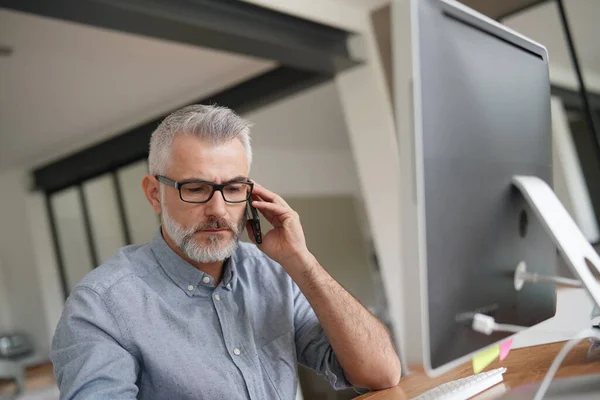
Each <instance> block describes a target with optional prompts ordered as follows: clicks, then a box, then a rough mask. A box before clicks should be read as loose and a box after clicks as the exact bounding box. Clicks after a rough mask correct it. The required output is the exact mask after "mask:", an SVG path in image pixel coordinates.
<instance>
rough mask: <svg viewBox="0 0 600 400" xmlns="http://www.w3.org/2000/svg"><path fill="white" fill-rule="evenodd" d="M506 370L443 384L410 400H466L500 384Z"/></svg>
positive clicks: (499, 369)
mask: <svg viewBox="0 0 600 400" xmlns="http://www.w3.org/2000/svg"><path fill="white" fill-rule="evenodd" d="M505 372H506V368H497V369H493V370H491V371H488V372H482V373H480V374H475V375H471V376H468V377H466V378H462V379H457V380H455V381H452V382H448V383H444V384H443V385H440V386H438V387H436V388H433V389H431V390H429V391H427V392H425V393H422V394H421V395H419V396H417V397H414V398H413V399H412V400H466V399H469V398H471V397H473V396H475V395H477V394H479V393H481V392H483V391H484V390H486V389H489V388H491V387H492V386H494V385H497V384H498V383H500V382H502V380H503V377H502V374H504V373H505Z"/></svg>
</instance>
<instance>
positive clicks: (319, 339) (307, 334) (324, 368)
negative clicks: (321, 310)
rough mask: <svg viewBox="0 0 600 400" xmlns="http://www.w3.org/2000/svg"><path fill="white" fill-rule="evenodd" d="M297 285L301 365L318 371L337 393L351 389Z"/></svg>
mask: <svg viewBox="0 0 600 400" xmlns="http://www.w3.org/2000/svg"><path fill="white" fill-rule="evenodd" d="M293 285H294V286H293V291H294V327H295V340H296V354H297V355H298V362H299V363H300V364H302V365H304V366H306V367H309V368H311V369H313V370H315V371H316V372H317V373H318V374H320V375H325V377H326V378H327V380H328V381H329V383H330V385H331V386H332V387H333V388H334V389H335V390H342V389H347V388H351V387H352V384H351V383H350V382H349V381H348V379H346V376H345V375H344V370H343V369H342V366H341V365H340V363H339V361H338V358H337V356H336V355H335V353H334V352H333V349H332V348H331V344H330V343H329V339H327V336H325V332H324V331H323V328H322V327H321V324H320V323H319V320H318V319H317V316H316V315H315V312H314V311H313V309H312V307H311V306H310V304H309V303H308V300H306V297H304V295H303V294H302V292H301V291H300V289H299V288H298V286H297V285H296V284H295V283H294V284H293Z"/></svg>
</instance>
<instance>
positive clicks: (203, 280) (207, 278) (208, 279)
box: [202, 276, 210, 283]
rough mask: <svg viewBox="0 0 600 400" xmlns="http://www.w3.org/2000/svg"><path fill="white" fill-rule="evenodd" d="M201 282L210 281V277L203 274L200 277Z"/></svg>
mask: <svg viewBox="0 0 600 400" xmlns="http://www.w3.org/2000/svg"><path fill="white" fill-rule="evenodd" d="M202 282H204V283H210V278H209V277H208V276H205V277H204V278H202Z"/></svg>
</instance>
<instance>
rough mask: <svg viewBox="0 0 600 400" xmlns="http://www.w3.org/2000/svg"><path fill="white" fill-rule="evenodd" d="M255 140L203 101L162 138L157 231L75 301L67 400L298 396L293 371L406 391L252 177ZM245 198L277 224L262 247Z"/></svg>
mask: <svg viewBox="0 0 600 400" xmlns="http://www.w3.org/2000/svg"><path fill="white" fill-rule="evenodd" d="M249 131H250V125H249V123H248V122H247V121H245V120H243V119H242V118H240V117H239V116H237V115H236V114H234V113H233V112H232V111H231V110H229V109H226V108H221V107H214V106H200V105H194V106H189V107H185V108H183V109H181V110H179V111H176V112H174V113H173V114H171V115H170V116H168V117H167V118H166V119H165V120H164V121H163V122H162V123H161V124H160V126H159V127H158V128H157V129H156V131H155V132H154V133H153V134H152V138H151V141H150V155H149V158H148V161H149V169H150V174H149V175H147V176H145V177H144V179H143V182H142V186H143V190H144V193H145V195H146V197H147V199H148V201H149V202H150V204H151V205H152V207H153V209H154V210H155V211H156V212H157V213H160V216H161V222H162V226H161V229H160V231H159V232H158V233H157V234H156V236H155V238H154V239H153V241H152V242H150V243H148V244H145V245H141V246H129V247H125V248H122V249H121V250H119V251H118V252H117V254H116V255H114V256H113V257H112V258H111V259H109V260H108V261H107V262H106V263H105V264H104V265H102V266H101V267H99V268H97V269H95V270H94V271H92V272H91V273H90V274H88V275H87V276H86V277H85V278H84V279H83V280H82V281H81V282H80V283H79V284H78V285H77V286H76V287H75V288H74V289H73V291H72V292H71V295H70V296H69V298H68V300H67V303H66V305H65V309H64V311H63V314H62V317H61V319H60V321H59V323H58V327H57V329H56V333H55V336H54V339H53V343H52V350H51V353H50V358H51V360H52V362H53V364H54V371H55V376H56V379H57V383H58V385H59V387H60V392H61V398H63V399H91V398H94V399H95V398H102V399H133V398H136V397H137V398H140V399H227V400H232V399H256V400H261V399H276V398H281V399H293V398H294V396H295V392H296V387H297V363H301V364H304V365H307V366H308V367H310V368H312V369H314V370H316V371H317V372H318V373H320V374H324V375H325V376H326V378H327V379H328V380H329V382H330V383H331V385H332V386H333V387H334V388H336V389H342V388H347V387H351V386H356V387H361V388H368V389H383V388H387V387H391V386H394V385H396V384H397V383H398V381H399V379H400V362H399V360H398V357H397V355H396V353H395V351H394V348H393V345H392V341H391V340H390V336H389V334H388V332H387V331H386V329H385V327H384V326H383V325H382V324H381V323H380V322H379V321H378V320H377V319H376V318H375V317H374V316H373V315H371V314H370V313H369V312H368V311H367V310H366V309H365V308H364V307H363V306H362V305H361V304H360V303H359V302H358V301H356V300H355V299H354V298H353V297H352V296H351V295H350V294H349V293H348V292H346V291H345V290H344V289H343V288H342V287H341V286H340V285H339V284H338V283H337V282H336V281H335V280H334V279H333V278H332V277H331V276H330V275H329V274H328V273H327V272H326V271H325V270H324V269H323V267H322V266H321V265H319V263H318V261H317V260H316V259H315V257H314V256H313V255H312V254H311V253H310V251H309V250H308V248H307V247H306V243H305V239H304V233H303V231H302V226H301V224H300V220H299V217H298V214H296V212H294V210H292V209H291V208H290V207H289V205H288V204H287V203H286V202H285V201H284V200H283V199H282V198H281V197H280V196H278V195H276V194H275V193H272V192H271V191H269V190H267V189H265V188H264V187H262V186H260V185H259V184H257V183H254V182H251V181H250V180H249V179H248V172H249V169H250V164H251V160H252V151H251V147H250V137H249V134H250V132H249ZM247 202H251V204H252V205H253V206H254V207H255V208H256V209H258V210H259V211H260V213H261V214H262V215H263V217H264V218H266V219H267V220H268V221H269V222H270V223H271V224H272V225H273V226H274V229H272V230H271V231H269V232H267V233H266V235H264V237H263V241H262V244H260V245H258V247H257V246H256V245H251V244H240V243H238V240H239V236H240V234H241V232H242V230H243V229H244V225H245V223H246V219H245V210H246V207H247ZM246 228H247V229H248V230H249V231H250V230H251V227H250V226H249V225H248V226H247V227H246ZM249 233H250V234H249V236H250V237H251V238H252V237H253V235H252V233H251V231H250V232H249Z"/></svg>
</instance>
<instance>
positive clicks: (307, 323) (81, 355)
mask: <svg viewBox="0 0 600 400" xmlns="http://www.w3.org/2000/svg"><path fill="white" fill-rule="evenodd" d="M50 359H51V361H52V363H53V364H54V373H55V376H56V380H57V383H58V386H59V388H60V393H61V399H134V398H138V399H227V400H235V399H253V400H265V399H290V400H291V399H293V398H294V396H295V393H296V387H297V379H298V378H297V376H298V375H297V368H298V367H297V364H298V363H300V364H303V365H306V366H308V367H310V368H312V369H314V370H315V371H317V372H318V373H320V374H323V375H325V377H326V378H327V379H328V380H329V382H330V384H331V385H332V386H333V387H334V388H335V389H343V388H348V387H351V384H350V383H349V382H348V381H347V379H346V378H345V376H344V371H343V370H342V368H341V366H340V364H339V362H338V359H337V357H336V355H335V354H334V352H333V350H332V348H331V345H330V344H329V341H328V340H327V337H326V336H325V334H324V332H323V329H322V327H321V325H320V324H319V321H318V320H317V318H316V316H315V313H314V311H313V310H312V308H311V307H310V305H309V303H308V301H307V300H306V298H305V297H304V295H303V294H302V293H301V292H300V290H299V289H298V287H297V286H296V284H295V283H294V282H293V281H292V279H291V278H290V277H289V275H288V274H287V273H286V272H285V270H284V269H283V268H282V267H281V266H280V265H279V264H277V263H276V262H274V261H273V260H271V259H270V258H268V257H267V256H266V255H264V254H263V253H262V252H261V251H260V250H258V249H257V248H256V247H255V246H254V245H251V244H246V243H240V246H239V248H238V249H237V250H236V252H235V254H234V255H233V256H232V257H231V258H230V259H229V260H227V261H226V263H225V267H224V272H223V279H222V280H221V282H220V283H219V285H218V286H217V287H214V279H213V277H211V276H209V275H207V274H205V273H203V272H201V271H199V270H198V269H196V268H194V267H193V266H192V265H191V264H189V263H187V262H186V261H185V260H184V259H182V258H181V257H179V256H178V255H177V253H175V252H174V251H173V250H172V249H171V248H170V247H169V246H168V245H167V243H166V242H165V241H164V239H163V237H162V235H161V234H160V231H159V232H158V233H157V235H156V236H155V238H154V239H153V241H152V242H150V243H148V244H145V245H141V246H128V247H124V248H122V249H121V250H119V251H118V252H117V254H115V255H114V256H113V257H112V258H111V259H109V260H108V261H107V262H106V263H105V264H104V265H102V266H101V267H99V268H96V269H95V270H94V271H92V272H91V273H89V274H88V275H87V276H86V277H85V278H84V279H83V280H82V281H81V282H80V283H79V284H77V286H76V287H75V288H74V289H73V291H72V292H71V295H70V296H69V298H68V299H67V302H66V305H65V308H64V311H63V313H62V316H61V318H60V321H59V323H58V326H57V328H56V332H55V335H54V339H53V343H52V350H51V352H50Z"/></svg>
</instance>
